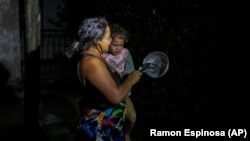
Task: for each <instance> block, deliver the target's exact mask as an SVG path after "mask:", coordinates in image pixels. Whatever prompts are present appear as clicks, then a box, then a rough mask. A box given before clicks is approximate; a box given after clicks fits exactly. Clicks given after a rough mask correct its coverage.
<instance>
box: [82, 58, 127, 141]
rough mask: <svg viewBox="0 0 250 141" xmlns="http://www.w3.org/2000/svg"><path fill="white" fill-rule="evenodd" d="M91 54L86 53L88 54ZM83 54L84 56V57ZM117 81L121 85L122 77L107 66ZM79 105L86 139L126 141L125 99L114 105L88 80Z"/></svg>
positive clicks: (87, 140) (90, 140)
mask: <svg viewBox="0 0 250 141" xmlns="http://www.w3.org/2000/svg"><path fill="white" fill-rule="evenodd" d="M88 55H90V54H84V56H88ZM84 56H83V57H84ZM107 69H108V70H109V72H110V74H111V76H112V77H113V79H114V80H115V82H116V83H117V84H118V85H120V84H121V83H122V80H121V77H120V76H119V74H118V73H116V72H112V70H110V68H109V67H108V66H107ZM82 98H83V99H84V102H83V103H82V105H81V106H80V107H79V108H80V110H81V111H80V112H81V115H82V117H81V119H80V123H79V125H80V126H79V129H80V133H81V136H82V139H83V140H84V141H124V133H123V124H124V119H125V114H126V103H125V101H124V102H122V103H120V104H118V105H114V104H111V103H110V102H109V101H107V100H106V99H105V97H104V96H103V94H101V92H100V91H99V90H97V89H96V88H95V87H94V86H93V85H92V84H91V83H90V82H88V81H86V85H85V87H84V90H83V94H82Z"/></svg>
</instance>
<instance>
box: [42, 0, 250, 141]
mask: <svg viewBox="0 0 250 141" xmlns="http://www.w3.org/2000/svg"><path fill="white" fill-rule="evenodd" d="M62 2H63V3H65V6H66V7H63V8H62V7H58V13H57V16H58V19H59V20H53V19H51V20H49V21H46V22H48V23H50V24H53V25H55V26H57V27H60V28H62V29H65V30H69V31H70V32H72V33H73V34H74V33H76V32H77V30H78V27H79V24H80V23H81V21H82V19H83V18H86V17H92V16H105V17H106V18H107V20H108V21H109V22H110V23H113V22H115V23H119V24H121V25H122V26H124V27H125V28H126V29H127V30H128V31H129V32H130V41H129V43H128V44H126V47H127V48H129V50H130V52H131V54H132V56H133V59H134V64H135V67H136V68H138V67H139V66H140V65H141V64H142V61H143V59H144V57H145V56H146V55H147V54H148V53H150V52H152V51H156V50H158V51H162V52H164V53H166V54H167V55H168V57H169V60H170V66H169V70H168V72H167V74H166V75H164V76H163V77H162V78H158V79H152V78H149V77H148V76H146V75H144V76H143V77H142V79H141V81H140V82H139V83H138V84H136V85H135V87H133V89H132V96H131V98H132V100H133V102H134V105H135V108H136V111H137V123H136V126H135V129H134V130H133V133H132V138H133V139H138V140H145V139H146V138H147V137H148V136H149V133H148V132H149V131H148V129H150V128H156V129H159V130H160V129H163V130H166V129H168V130H169V129H172V130H175V129H180V130H182V129H185V128H194V129H198V130H199V129H201V128H205V129H214V130H220V129H228V128H234V127H237V128H238V127H240V128H245V127H246V121H247V119H248V118H247V115H246V114H247V113H246V109H247V108H246V92H245V91H244V89H243V86H244V85H243V80H242V79H244V78H245V77H244V74H243V73H239V71H238V69H240V68H241V66H240V65H239V63H235V62H236V61H235V57H236V56H237V55H238V54H237V52H236V51H237V49H235V45H234V44H233V43H234V42H232V40H233V38H232V36H233V35H234V31H235V28H236V26H235V25H234V22H235V19H233V18H232V12H230V11H231V8H232V4H231V3H229V2H217V1H209V0H206V1H198V0H154V1H144V0H127V1H112V0H102V1H101V0H94V1H88V2H86V1H76V0H62ZM42 10H49V9H46V7H44V5H42ZM62 23H66V24H62ZM73 37H74V35H72V39H73ZM235 50H236V51H235ZM63 59H65V58H63ZM57 61H58V60H57ZM59 61H60V60H59ZM68 61H69V62H71V61H72V62H71V64H69V66H68V67H69V68H70V67H72V71H71V72H70V73H65V74H64V76H65V78H64V77H60V78H56V77H55V78H54V79H53V83H51V81H45V80H44V81H42V82H43V83H41V86H40V88H41V87H42V88H43V90H44V89H46V90H49V92H47V93H48V95H46V97H48V99H53V97H54V95H55V93H57V94H58V95H60V93H61V92H63V91H64V92H65V91H67V92H69V93H71V92H72V93H73V92H76V91H77V89H78V87H79V85H78V80H77V79H76V78H75V73H74V69H75V68H74V65H72V64H74V63H73V62H74V60H68ZM62 74H63V71H62ZM70 75H71V76H70ZM66 76H67V77H66ZM69 77H72V79H68V78H69ZM43 93H46V92H44V91H43ZM50 93H54V94H53V95H50ZM76 93H77V92H76ZM68 96H70V95H68ZM73 97H75V95H73ZM59 109H60V108H58V110H59ZM68 110H70V109H68ZM65 112H68V111H67V110H65ZM61 116H63V115H61ZM76 121H77V120H76ZM67 124H68V123H67ZM70 124H72V123H70ZM54 126H58V127H60V124H55V125H54ZM69 126H71V125H69ZM42 128H43V127H42ZM44 129H45V130H46V128H44ZM44 134H45V133H44ZM52 134H53V133H50V135H52ZM56 134H57V132H56V131H55V132H54V135H56ZM48 139H49V137H48V138H47V140H48ZM156 139H157V138H154V140H156ZM50 140H56V139H55V138H53V139H52V138H50Z"/></svg>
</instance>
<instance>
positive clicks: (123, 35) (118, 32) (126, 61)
mask: <svg viewBox="0 0 250 141" xmlns="http://www.w3.org/2000/svg"><path fill="white" fill-rule="evenodd" d="M110 31H111V35H110V36H111V38H112V42H111V44H110V47H109V52H108V53H104V54H102V57H103V58H104V59H105V60H106V61H107V62H108V63H109V64H110V66H111V67H113V68H114V69H115V70H116V71H117V72H118V73H119V74H120V76H121V77H122V78H125V77H126V75H128V74H129V73H131V72H132V71H133V70H134V63H133V59H132V56H131V54H130V52H129V50H128V49H127V48H124V44H125V43H126V42H128V33H127V31H126V30H125V29H124V28H123V27H121V26H120V25H117V24H112V25H110ZM130 94H131V92H130V93H129V94H128V97H127V98H126V99H125V101H126V104H127V116H126V117H127V123H128V124H126V125H125V140H126V141H130V140H131V139H130V136H129V134H130V132H131V130H132V129H133V127H134V125H135V121H136V112H135V108H134V105H133V103H132V101H131V99H130V97H129V96H130Z"/></svg>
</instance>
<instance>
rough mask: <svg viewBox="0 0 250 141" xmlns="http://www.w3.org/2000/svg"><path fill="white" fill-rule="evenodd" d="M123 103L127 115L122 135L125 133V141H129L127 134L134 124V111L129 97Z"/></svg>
mask: <svg viewBox="0 0 250 141" xmlns="http://www.w3.org/2000/svg"><path fill="white" fill-rule="evenodd" d="M125 101H126V104H127V115H126V122H125V131H124V133H125V141H130V137H129V134H130V133H131V131H132V129H133V127H134V125H135V122H136V111H135V107H134V104H133V103H132V101H131V99H130V97H129V96H128V97H127V98H126V99H125Z"/></svg>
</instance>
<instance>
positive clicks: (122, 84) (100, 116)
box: [66, 17, 142, 141]
mask: <svg viewBox="0 0 250 141" xmlns="http://www.w3.org/2000/svg"><path fill="white" fill-rule="evenodd" d="M111 40H112V39H111V37H110V27H109V25H108V22H107V20H106V19H105V18H104V17H94V18H87V19H84V20H83V22H82V24H81V26H80V28H79V31H78V40H77V41H75V42H74V43H73V44H72V46H70V47H69V48H68V49H67V51H66V55H67V56H68V57H71V56H72V55H74V54H75V53H76V54H79V55H80V60H79V63H78V65H77V73H78V78H79V80H80V82H81V84H82V86H83V93H82V97H83V99H84V104H82V105H81V106H80V112H81V115H82V117H81V120H80V130H81V137H82V138H84V139H85V140H96V141H97V140H98V141H99V140H104V141H124V133H123V124H124V118H125V115H126V103H125V99H126V98H127V97H128V94H129V92H130V91H131V88H132V87H133V86H134V85H135V84H136V83H137V82H138V81H139V79H140V77H141V75H142V73H141V72H140V71H137V70H136V71H133V72H132V73H130V74H129V75H128V77H127V79H126V80H125V81H122V79H121V77H120V75H119V74H118V73H117V72H116V71H115V70H114V69H112V67H110V66H109V64H108V63H107V62H106V61H105V60H104V59H103V58H102V56H101V55H102V54H103V53H106V52H108V50H109V46H110V43H111Z"/></svg>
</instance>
